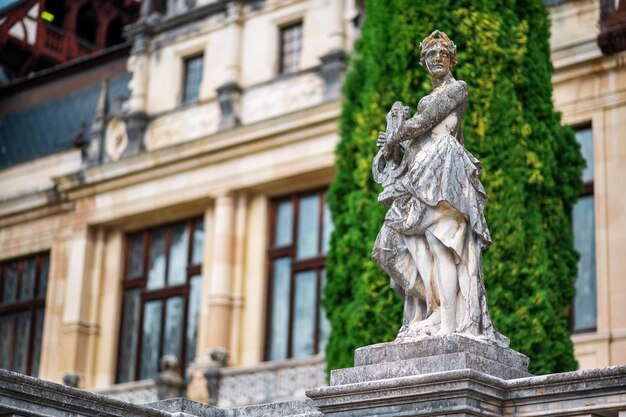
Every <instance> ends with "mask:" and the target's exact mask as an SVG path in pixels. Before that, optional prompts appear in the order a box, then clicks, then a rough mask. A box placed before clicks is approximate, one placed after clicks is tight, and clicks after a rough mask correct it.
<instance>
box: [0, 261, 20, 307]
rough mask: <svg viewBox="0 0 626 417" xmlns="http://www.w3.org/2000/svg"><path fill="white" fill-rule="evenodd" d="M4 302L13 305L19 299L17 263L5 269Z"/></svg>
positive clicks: (12, 263)
mask: <svg viewBox="0 0 626 417" xmlns="http://www.w3.org/2000/svg"><path fill="white" fill-rule="evenodd" d="M3 287H4V288H3V291H2V302H3V303H5V304H6V303H12V302H14V301H15V298H16V297H17V262H11V263H10V264H8V265H6V266H5V268H4V285H3Z"/></svg>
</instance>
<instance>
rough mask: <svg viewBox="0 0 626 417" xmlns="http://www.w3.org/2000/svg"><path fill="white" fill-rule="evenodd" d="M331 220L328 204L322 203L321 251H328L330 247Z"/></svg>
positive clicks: (332, 227)
mask: <svg viewBox="0 0 626 417" xmlns="http://www.w3.org/2000/svg"><path fill="white" fill-rule="evenodd" d="M333 229H334V226H333V221H332V219H331V217H330V209H329V208H328V204H326V203H324V224H323V225H322V253H324V254H326V253H328V249H329V248H330V235H331V233H332V232H333Z"/></svg>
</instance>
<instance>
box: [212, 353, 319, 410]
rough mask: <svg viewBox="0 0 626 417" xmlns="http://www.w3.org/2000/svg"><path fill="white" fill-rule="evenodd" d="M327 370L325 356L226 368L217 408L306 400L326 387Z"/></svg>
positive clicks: (221, 382) (222, 374) (223, 373)
mask: <svg viewBox="0 0 626 417" xmlns="http://www.w3.org/2000/svg"><path fill="white" fill-rule="evenodd" d="M325 369H326V361H325V360H324V357H323V356H317V357H313V358H307V359H297V360H288V361H276V362H265V363H262V364H259V365H255V366H241V367H230V368H222V370H221V381H220V388H219V395H218V401H217V405H218V406H219V407H234V406H242V405H248V404H262V403H269V402H279V401H290V400H296V399H304V398H306V396H305V391H306V390H307V389H311V388H314V387H321V386H325V385H326V374H325Z"/></svg>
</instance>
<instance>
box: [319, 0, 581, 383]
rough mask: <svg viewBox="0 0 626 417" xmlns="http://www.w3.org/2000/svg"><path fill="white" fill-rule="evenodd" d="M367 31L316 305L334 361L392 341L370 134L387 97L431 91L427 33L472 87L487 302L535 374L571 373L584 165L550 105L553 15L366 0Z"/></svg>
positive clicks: (489, 1)
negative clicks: (574, 220)
mask: <svg viewBox="0 0 626 417" xmlns="http://www.w3.org/2000/svg"><path fill="white" fill-rule="evenodd" d="M366 13H367V15H366V19H365V23H364V26H363V29H362V39H361V41H360V42H359V43H358V44H357V47H356V52H355V54H354V56H353V57H352V62H351V63H350V67H349V71H348V74H347V77H346V82H345V101H344V106H343V112H342V115H341V126H340V134H341V141H340V143H339V145H338V146H337V150H336V157H337V178H336V180H335V182H334V183H333V184H332V185H331V187H330V190H329V196H328V199H329V204H330V208H331V211H332V215H333V221H334V224H335V232H334V233H333V236H332V244H331V250H330V253H329V256H328V266H327V268H328V280H327V285H326V289H325V301H324V304H325V308H326V311H327V312H328V315H329V318H330V320H331V324H332V333H331V336H330V341H329V343H328V347H327V350H326V354H327V360H328V367H329V369H336V368H342V367H349V366H352V364H353V351H354V349H356V348H358V347H360V346H364V345H368V344H372V343H379V342H383V341H389V340H392V339H393V338H394V337H395V335H396V333H397V331H398V329H399V327H400V325H401V322H402V302H401V300H400V299H399V297H397V296H396V295H395V293H393V291H392V290H391V289H390V287H389V279H388V278H387V277H386V276H385V275H384V273H383V272H382V271H380V270H379V269H378V268H377V267H376V265H375V264H374V262H373V261H372V260H371V259H370V252H371V248H372V245H373V243H374V239H375V237H376V234H377V233H378V230H379V228H380V226H381V225H382V222H383V217H384V213H385V208H384V207H383V206H381V205H379V204H378V203H377V199H376V198H377V194H378V192H379V189H378V186H377V185H376V184H374V182H373V180H372V175H371V161H372V158H373V156H374V155H375V153H376V152H377V148H376V137H377V134H378V131H380V130H384V129H385V115H386V113H387V111H388V109H389V108H390V107H391V104H392V103H393V102H394V101H395V100H401V101H402V102H404V103H405V104H406V105H410V106H412V108H413V109H415V107H416V106H417V102H418V100H419V99H420V98H421V97H422V96H424V95H426V94H428V93H429V92H430V90H431V86H430V81H429V79H428V76H427V73H426V71H425V70H424V69H423V68H421V67H420V66H419V43H420V41H421V40H422V39H423V38H424V37H426V36H427V35H429V34H430V33H431V32H432V31H433V30H434V29H440V30H442V31H444V32H446V33H447V34H448V35H449V36H450V38H451V39H452V40H453V41H454V42H455V43H456V45H457V47H458V65H457V68H456V70H455V72H454V74H455V77H456V78H457V79H461V80H464V81H465V82H466V83H467V84H468V86H469V94H470V96H469V107H468V111H467V113H466V115H465V118H464V123H463V124H464V133H465V146H466V147H467V148H468V149H469V150H470V152H472V153H473V154H474V155H475V156H476V157H477V158H478V159H479V160H480V161H481V162H482V164H483V168H484V169H483V174H482V177H481V180H482V182H483V184H484V186H485V189H486V190H487V196H488V198H489V202H488V204H487V208H486V211H485V215H486V218H487V221H488V224H489V228H490V231H491V234H492V238H493V241H494V243H493V245H492V246H491V247H490V248H489V249H488V250H486V251H485V253H484V267H485V281H486V285H487V292H488V302H489V309H490V312H491V315H492V317H493V320H494V322H495V324H496V327H498V329H499V330H500V331H501V332H502V333H503V334H505V335H506V336H508V337H509V338H510V339H511V347H512V348H513V349H516V350H518V351H520V352H523V353H525V354H527V355H529V356H530V358H531V364H530V370H531V372H532V373H535V374H545V373H551V372H560V371H568V370H573V369H575V368H576V361H575V359H574V356H573V348H572V343H571V341H570V338H569V324H568V319H567V316H566V308H567V306H568V305H569V303H570V301H571V300H572V298H573V296H574V285H573V284H574V280H575V277H576V263H577V255H576V252H575V251H574V248H573V239H572V234H571V208H572V205H573V203H574V202H575V201H576V199H577V197H578V195H579V193H580V190H581V181H580V176H581V170H582V167H583V165H584V162H583V160H582V157H581V155H580V150H579V146H578V144H577V143H576V140H575V138H574V135H573V133H572V131H571V129H569V128H566V127H563V126H561V125H560V115H559V114H558V113H556V112H555V110H554V107H553V104H552V98H551V97H552V85H551V82H550V77H551V75H552V66H551V64H550V60H549V59H550V48H549V22H548V17H547V11H546V9H545V6H544V5H543V3H542V1H541V0H525V1H524V0H517V1H514V0H471V1H470V0H466V1H444V0H439V1H430V0H429V1H425V0H387V1H381V0H371V1H366Z"/></svg>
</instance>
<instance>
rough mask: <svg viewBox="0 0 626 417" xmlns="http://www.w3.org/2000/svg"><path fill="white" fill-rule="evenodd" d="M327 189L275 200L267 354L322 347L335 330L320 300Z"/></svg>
mask: <svg viewBox="0 0 626 417" xmlns="http://www.w3.org/2000/svg"><path fill="white" fill-rule="evenodd" d="M324 197H325V192H324V191H317V192H313V193H306V194H298V195H293V196H289V197H286V198H281V199H278V200H275V201H273V202H272V205H271V213H270V242H271V243H270V249H269V251H268V261H269V280H268V281H269V291H268V294H269V302H268V330H267V337H266V341H267V342H266V355H265V356H266V359H267V360H279V359H286V358H301V357H308V356H311V355H314V354H316V353H319V352H323V351H324V348H325V346H326V340H327V337H328V333H329V330H330V325H329V322H328V320H327V319H326V314H325V312H324V310H323V308H322V307H321V305H320V298H321V295H322V289H323V287H324V283H325V280H326V271H325V269H324V264H325V262H326V253H327V252H328V245H329V242H330V234H331V232H332V229H333V225H332V222H331V219H330V211H329V210H328V206H327V205H326V203H325V201H324Z"/></svg>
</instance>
